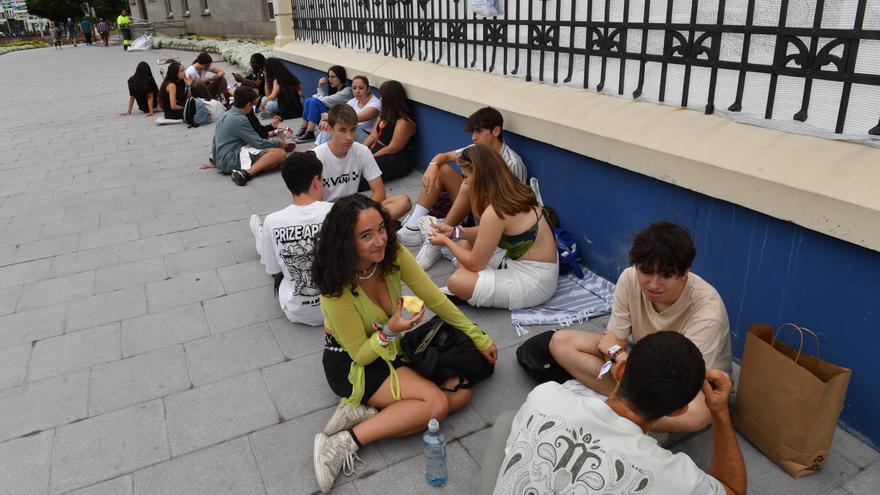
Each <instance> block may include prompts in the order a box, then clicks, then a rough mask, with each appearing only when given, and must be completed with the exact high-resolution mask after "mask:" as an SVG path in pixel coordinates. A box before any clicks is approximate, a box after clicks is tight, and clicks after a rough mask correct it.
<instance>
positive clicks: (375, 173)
mask: <svg viewBox="0 0 880 495" xmlns="http://www.w3.org/2000/svg"><path fill="white" fill-rule="evenodd" d="M327 125H328V126H329V127H330V134H331V136H332V139H331V140H330V141H329V142H327V143H324V144H322V145H319V146H316V147H315V148H314V149H313V150H312V151H313V152H314V153H315V155H316V156H317V157H318V159H320V160H321V163H323V164H324V173H323V177H324V201H330V202H335V201H336V200H337V199H339V198H342V197H344V196H348V195H350V194H355V193H357V192H358V186H359V185H360V181H361V178H363V179H364V180H365V181H367V184H368V185H369V186H370V197H371V198H373V200H374V201H376V202H378V203H381V204H382V207H383V208H385V209H386V210H388V212H389V213H390V214H391V218H392V219H394V220H396V219H398V218H400V217H402V216H403V215H405V214H406V212H408V211H409V209H410V207H411V206H412V203H411V201H410V199H409V197H407V196H406V195H404V194H398V195H395V196H391V197H388V198H386V197H385V183H384V182H382V171H381V170H379V165H378V164H377V163H376V159H375V158H373V154H372V153H370V150H369V148H367V147H366V146H364V145H362V144H361V143H358V142H356V141H355V138H356V137H357V125H358V118H357V114H356V113H355V111H354V109H352V108H351V107H350V106H348V105H346V104H345V103H340V104H339V105H336V106H334V107H333V108H331V109H330V111H329V112H328V113H327Z"/></svg>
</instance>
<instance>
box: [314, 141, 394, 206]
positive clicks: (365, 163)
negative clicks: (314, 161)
mask: <svg viewBox="0 0 880 495" xmlns="http://www.w3.org/2000/svg"><path fill="white" fill-rule="evenodd" d="M329 145H330V143H324V144H322V145H320V146H317V147H315V149H314V150H313V151H314V153H315V155H316V156H317V157H318V159H319V160H321V163H322V164H323V165H324V172H323V174H321V175H322V177H323V179H324V201H336V200H337V199H339V198H341V197H343V196H348V195H350V194H355V193H357V192H358V185H359V184H360V181H361V177H363V178H364V180H366V181H367V182H369V181H371V180H373V179H375V178H377V177H381V176H382V171H381V170H379V165H378V164H377V163H376V159H375V158H373V154H372V153H370V149H369V148H367V147H366V146H364V145H362V144H361V143H353V144H352V145H351V148H349V149H348V153H346V154H345V157H343V158H339V157H338V156H336V155H334V154H333V152H332V151H330V146H329Z"/></svg>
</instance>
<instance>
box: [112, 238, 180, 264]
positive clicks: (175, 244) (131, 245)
mask: <svg viewBox="0 0 880 495" xmlns="http://www.w3.org/2000/svg"><path fill="white" fill-rule="evenodd" d="M178 251H183V241H181V239H180V234H166V235H160V236H156V237H148V238H146V239H139V240H137V241H131V242H126V243H123V244H119V245H117V246H116V253H117V255H118V256H119V262H120V263H129V262H131V261H137V260H142V259H144V258H152V257H154V256H162V255H164V254H171V253H176V252H178Z"/></svg>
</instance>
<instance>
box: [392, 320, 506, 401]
mask: <svg viewBox="0 0 880 495" xmlns="http://www.w3.org/2000/svg"><path fill="white" fill-rule="evenodd" d="M432 332H433V333H434V335H433V337H431V336H430V335H429V334H431V333H432ZM426 337H427V339H426ZM400 347H401V349H403V352H404V354H406V357H407V358H408V359H409V360H410V362H411V363H412V366H413V369H415V370H416V371H417V372H418V373H419V374H420V375H422V376H423V377H425V378H427V379H429V380H431V381H432V382H434V383H436V384H437V385H439V386H440V388H441V389H443V390H447V391H449V392H455V391H456V390H458V389H460V388H471V387H472V386H474V384H476V383H478V382H481V381H483V380H485V379H486V378H489V377H490V376H492V373H494V372H495V366H493V365H491V364H489V361H486V358H485V357H484V356H483V355H482V354H481V353H480V351H478V350H477V346H475V345H474V342H473V341H472V340H471V338H470V337H468V336H467V335H465V333H464V332H461V331H459V330H458V329H457V328H455V327H453V326H452V325H450V324H448V323H446V322H445V321H443V320H442V319H440V317H439V316H435V317H433V318H431V319H430V320H428V322H427V323H424V324H422V325H419V326H418V328H416V329H414V330H412V331H410V332H407V333H405V334H404V335H403V337H401V340H400ZM455 376H458V377H459V380H458V385H456V386H455V387H454V388H453V389H452V390H450V389H447V388H443V384H444V383H445V382H446V381H447V380H449V379H450V378H452V377H455ZM465 379H467V381H468V383H465Z"/></svg>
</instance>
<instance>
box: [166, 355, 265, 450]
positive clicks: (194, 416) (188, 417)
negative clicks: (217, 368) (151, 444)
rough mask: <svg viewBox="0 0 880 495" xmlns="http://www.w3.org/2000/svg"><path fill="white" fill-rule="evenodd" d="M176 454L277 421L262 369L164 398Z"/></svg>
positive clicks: (173, 448) (172, 447)
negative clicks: (261, 373)
mask: <svg viewBox="0 0 880 495" xmlns="http://www.w3.org/2000/svg"><path fill="white" fill-rule="evenodd" d="M165 408H166V411H167V412H166V414H167V422H168V434H169V438H170V440H171V452H172V453H173V454H174V456H175V457H177V456H179V455H182V454H185V453H187V452H192V451H193V450H197V449H201V448H203V447H207V446H209V445H214V444H216V443H219V442H222V441H225V440H229V439H230V438H234V437H237V436H239V435H242V434H245V433H249V432H252V431H255V430H259V429H261V428H265V427H267V426H270V425H273V424H275V423H277V422H278V412H277V411H276V410H275V406H274V405H273V404H272V399H271V398H270V397H269V392H268V391H267V390H266V384H265V383H264V382H263V377H262V376H261V375H260V372H259V371H253V372H250V373H247V374H245V375H241V376H237V377H234V378H230V379H227V380H223V381H220V382H214V383H211V384H209V385H205V386H202V387H198V388H194V389H192V390H187V391H185V392H180V393H178V394H174V395H172V396H170V397H166V398H165Z"/></svg>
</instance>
